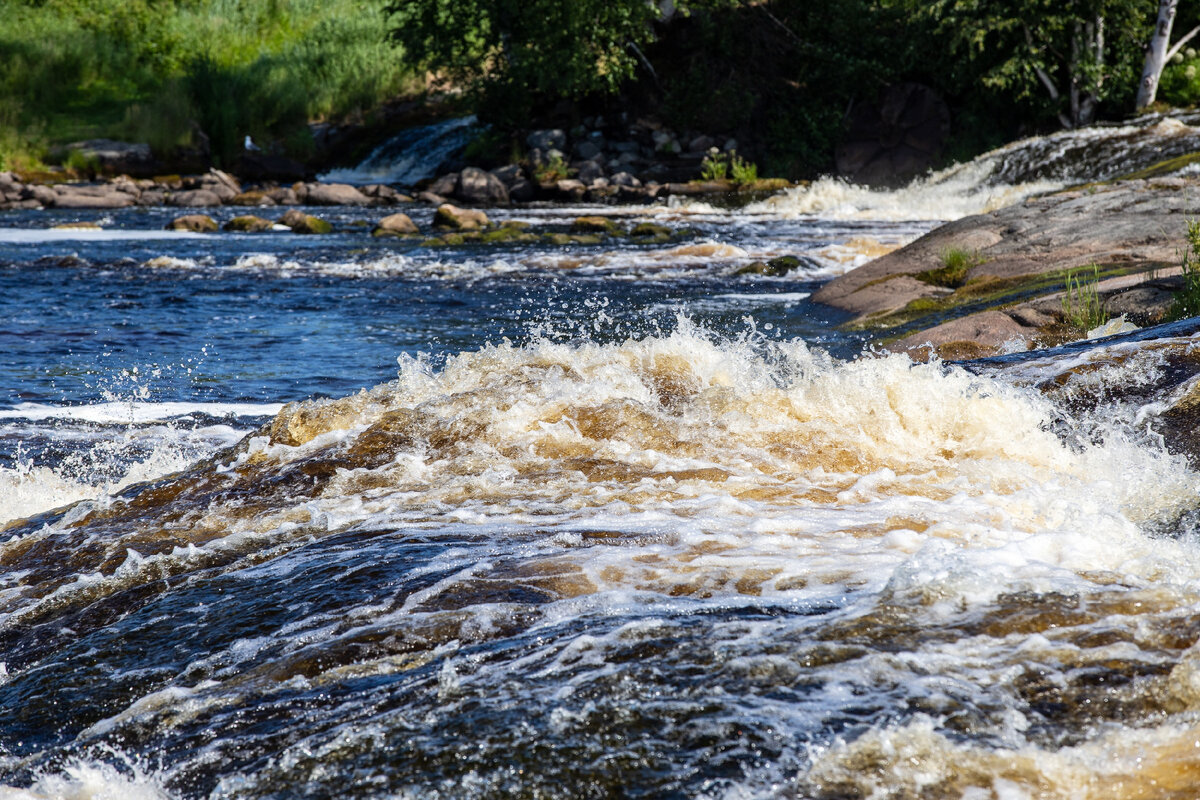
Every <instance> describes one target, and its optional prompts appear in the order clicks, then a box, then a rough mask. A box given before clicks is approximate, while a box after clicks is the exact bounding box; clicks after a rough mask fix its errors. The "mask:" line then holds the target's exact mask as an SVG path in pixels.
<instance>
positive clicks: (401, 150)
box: [319, 116, 476, 185]
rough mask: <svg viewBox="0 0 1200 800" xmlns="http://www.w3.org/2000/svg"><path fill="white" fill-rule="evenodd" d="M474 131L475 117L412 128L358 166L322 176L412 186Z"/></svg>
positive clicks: (426, 175) (333, 180)
mask: <svg viewBox="0 0 1200 800" xmlns="http://www.w3.org/2000/svg"><path fill="white" fill-rule="evenodd" d="M475 130H476V128H475V117H473V116H470V117H458V118H456V119H449V120H445V121H443V122H438V123H435V124H433V125H423V126H422V127H420V128H409V129H407V130H404V131H401V132H400V133H398V134H397V135H395V136H393V137H392V138H391V139H388V140H387V141H386V142H384V143H383V144H381V145H380V146H379V147H376V148H375V149H374V150H373V151H372V152H371V154H370V155H369V156H367V157H366V159H364V160H363V162H362V163H361V164H359V165H358V166H357V167H353V168H349V169H335V170H330V171H329V172H326V173H325V174H324V175H321V176H319V179H320V180H322V181H329V182H337V183H358V184H362V183H399V184H404V185H412V184H414V183H416V182H417V181H419V180H422V179H424V178H429V177H432V176H433V174H434V172H436V171H437V168H438V165H439V164H441V163H442V162H443V161H445V160H446V159H447V158H449V157H450V156H452V155H454V154H455V153H457V152H458V151H459V150H461V149H462V148H463V147H465V146H466V144H467V142H469V141H471V137H472V135H473V134H474V133H475Z"/></svg>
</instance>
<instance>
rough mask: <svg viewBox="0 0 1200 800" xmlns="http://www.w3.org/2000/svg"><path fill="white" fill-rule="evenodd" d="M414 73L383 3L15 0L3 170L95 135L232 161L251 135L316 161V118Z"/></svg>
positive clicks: (2, 86) (363, 101)
mask: <svg viewBox="0 0 1200 800" xmlns="http://www.w3.org/2000/svg"><path fill="white" fill-rule="evenodd" d="M413 75H414V73H413V71H412V70H411V69H409V68H407V67H406V66H405V63H404V59H403V54H402V52H401V51H399V50H397V49H396V48H395V47H394V46H392V45H391V44H389V42H388V41H387V36H386V24H385V18H384V14H383V2H382V0H121V2H113V1H112V0H12V1H11V2H9V3H8V4H7V5H6V8H5V10H4V13H3V15H0V168H7V167H14V166H15V167H21V166H26V165H30V164H35V163H36V162H38V161H40V160H41V159H43V158H45V157H46V156H47V154H48V153H49V150H50V145H51V144H55V143H63V142H69V141H76V140H80V139H85V138H95V137H106V138H115V139H122V140H128V141H141V142H147V143H149V144H150V145H151V146H152V147H153V148H154V149H155V151H156V152H159V153H168V152H170V151H172V150H176V149H181V148H182V149H193V150H197V151H203V150H205V149H207V150H208V151H209V152H210V154H211V157H212V158H213V160H214V161H216V162H217V163H218V164H221V163H224V164H229V163H230V162H231V160H232V159H233V158H235V157H236V155H237V154H238V153H239V152H240V151H241V149H242V143H243V140H244V137H245V136H246V135H250V136H252V137H254V140H255V141H256V142H259V143H261V144H262V145H263V146H264V147H267V146H269V147H272V148H273V149H275V150H277V151H280V152H282V153H284V154H286V155H292V156H295V157H299V158H303V157H306V156H307V155H308V154H309V153H310V152H311V148H312V142H311V136H310V135H309V132H308V127H307V123H308V122H309V121H312V120H319V119H324V118H342V117H347V116H353V115H356V114H363V113H366V112H368V111H370V110H371V109H372V108H374V107H376V106H378V105H379V104H380V103H381V102H383V101H385V100H387V99H388V98H390V97H393V96H395V95H396V94H397V93H400V92H403V91H405V90H411V89H413V88H415V86H416V85H417V84H416V83H415V81H414V78H413ZM206 140H207V142H206Z"/></svg>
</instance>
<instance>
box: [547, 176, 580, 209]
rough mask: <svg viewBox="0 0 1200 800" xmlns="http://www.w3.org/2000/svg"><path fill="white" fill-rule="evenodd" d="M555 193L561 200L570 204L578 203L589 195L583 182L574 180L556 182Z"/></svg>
mask: <svg viewBox="0 0 1200 800" xmlns="http://www.w3.org/2000/svg"><path fill="white" fill-rule="evenodd" d="M554 191H555V192H556V193H557V195H558V197H559V199H561V200H564V201H566V202H568V203H578V202H579V201H580V200H582V199H583V196H584V195H585V194H587V186H585V185H584V184H583V182H582V181H577V180H575V179H574V178H568V179H566V180H561V181H556V182H555V183H554Z"/></svg>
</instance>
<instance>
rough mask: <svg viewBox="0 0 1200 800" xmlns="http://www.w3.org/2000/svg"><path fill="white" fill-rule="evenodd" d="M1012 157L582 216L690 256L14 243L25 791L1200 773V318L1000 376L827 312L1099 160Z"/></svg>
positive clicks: (127, 230)
mask: <svg viewBox="0 0 1200 800" xmlns="http://www.w3.org/2000/svg"><path fill="white" fill-rule="evenodd" d="M1087 136H1093V137H1094V138H1095V139H1097V140H1098V141H1099V140H1104V139H1105V137H1106V136H1109V137H1110V138H1113V139H1114V140H1119V141H1121V142H1123V143H1122V144H1111V143H1110V145H1106V146H1111V147H1113V148H1118V147H1126V146H1127V143H1128V142H1129V141H1131V139H1130V137H1129V134H1128V132H1127V131H1125V130H1123V129H1117V130H1111V131H1110V133H1109V134H1083V133H1081V132H1075V133H1072V134H1067V135H1064V138H1062V139H1061V140H1059V143H1058V144H1051V143H1049V142H1047V141H1046V140H1031V141H1030V142H1027V143H1024V144H1023V145H1021V146H1019V147H1015V148H1014V149H1013V150H1011V151H1007V150H1006V151H1004V152H1008V153H1009V155H1010V156H1011V158H1018V156H1017V155H1016V154H1017V153H1019V152H1033V151H1034V150H1037V149H1038V148H1042V149H1043V151H1044V152H1050V151H1051V150H1057V149H1061V147H1060V145H1061V144H1063V143H1064V142H1065V141H1067V139H1069V138H1073V139H1074V140H1075V141H1077V142H1079V141H1082V140H1083V139H1085V138H1086V137H1087ZM999 152H1001V151H998V153H999ZM1031 157H1032V156H1031ZM997 158H998V156H997V155H996V154H989V156H987V157H986V158H985V159H982V160H980V161H979V162H977V163H976V164H975V165H972V166H968V167H963V168H961V169H960V170H959V171H958V172H957V173H956V174H957V178H955V180H957V181H958V183H957V184H954V185H956V186H958V187H961V191H958V190H955V191H950V190H949V189H948V188H947V187H948V186H950V185H951V184H949V183H947V182H946V181H945V180H943V181H942V183H940V184H938V183H937V182H936V181H935V179H929V180H927V181H926V182H923V183H918V184H914V185H913V186H911V187H908V188H907V189H904V190H900V191H898V192H890V193H884V192H872V193H866V190H862V192H863V194H857V192H858V191H859V190H857V189H856V188H854V187H847V186H845V185H842V187H841V188H840V189H839V190H838V191H840V192H841V193H842V194H841V195H840V197H841V199H840V200H839V201H838V202H832V201H830V202H829V203H828V204H827V205H824V206H822V205H820V203H819V202H817V195H820V194H821V193H822V192H824V193H825V197H826V198H827V199H829V198H833V196H834V193H835V192H834V190H835V184H834V183H833V182H828V183H818V184H814V185H813V186H811V187H808V188H807V189H803V190H802V189H797V190H794V191H793V192H792V193H789V195H787V196H783V197H780V198H776V199H775V200H774V201H768V202H765V203H761V204H758V205H756V206H753V207H751V208H750V209H747V210H740V211H728V210H720V209H715V208H711V207H707V206H704V205H703V204H701V203H695V202H691V203H683V204H679V205H676V206H665V205H664V206H650V207H624V208H589V209H586V212H587V213H607V214H609V215H610V216H611V218H612V219H613V220H614V221H615V222H616V223H617V224H619V225H622V226H625V227H630V226H632V225H633V224H634V223H636V222H640V221H653V222H655V223H657V224H660V225H666V226H669V227H671V228H672V229H673V230H674V233H673V234H672V238H671V240H670V241H665V242H664V241H655V240H645V241H639V240H637V239H635V238H632V237H622V238H612V239H607V240H604V241H602V242H601V243H600V244H582V243H576V244H573V245H569V246H563V245H561V244H554V243H552V239H553V237H549V238H547V239H537V240H536V241H533V242H528V243H520V242H506V243H500V244H495V245H482V244H479V245H472V244H465V245H449V246H445V247H440V248H432V247H422V246H421V244H420V243H419V242H416V241H411V240H392V241H387V240H382V241H381V240H376V239H372V238H371V237H370V236H369V235H368V234H367V231H369V227H363V226H362V225H360V224H357V223H359V222H360V221H361V220H362V219H364V218H366V219H368V220H369V218H370V217H371V216H372V215H375V216H382V215H383V214H385V213H387V211H386V210H384V209H358V208H356V209H345V210H332V209H324V210H323V213H325V214H326V215H327V216H328V217H329V218H330V219H331V220H333V222H334V223H335V224H336V225H337V226H338V229H339V231H341V232H340V233H337V234H334V235H332V236H329V237H327V238H324V239H317V237H298V236H294V235H291V234H286V233H280V232H270V233H264V234H259V235H256V236H253V237H251V236H249V235H246V236H238V235H232V234H230V235H216V236H209V237H207V238H203V237H183V236H179V237H167V238H163V237H161V236H158V235H157V234H156V235H155V236H151V235H149V233H150V232H149V229H151V228H161V225H162V223H163V219H165V217H167V216H168V215H169V213H170V212H169V211H166V210H164V211H156V210H150V211H145V210H140V209H139V210H132V211H117V212H111V216H110V217H108V218H107V221H106V222H105V226H106V228H107V230H104V231H99V232H96V231H78V232H73V233H70V232H62V231H49V230H48V229H49V227H50V225H51V224H53V223H56V222H71V221H75V220H77V219H78V217H79V212H67V211H57V212H19V213H13V214H12V215H10V216H9V217H7V218H6V219H4V220H0V221H2V222H4V223H5V224H7V225H9V226H10V228H8V229H3V230H0V318H2V319H4V320H5V322H4V324H3V326H2V327H0V389H3V390H4V391H5V392H6V393H5V394H3V395H0V404H2V407H0V525H5V524H6V523H5V521H7V525H6V527H4V528H3V529H0V798H4V799H5V800H8V798H21V800H29V799H30V798H36V799H37V800H46V799H47V798H63V797H70V798H109V797H122V798H126V797H128V798H138V799H139V800H140V799H141V798H155V800H162V799H163V798H171V800H184V799H185V798H188V799H190V798H238V799H239V800H240V799H242V798H246V799H249V798H277V797H339V798H500V797H506V798H507V797H529V798H534V797H561V796H566V795H570V796H572V797H583V798H606V797H689V798H690V797H698V798H702V797H709V798H777V797H786V798H819V799H821V800H833V798H863V799H864V800H865V799H866V798H872V799H873V800H880V799H881V798H892V799H895V800H899V799H900V798H912V799H913V800H915V799H916V798H922V800H924V799H925V798H947V799H948V798H956V799H958V800H961V799H965V800H984V798H989V799H990V800H1000V799H1001V798H1002V799H1003V800H1014V799H1015V798H1022V800H1023V799H1024V798H1063V800H1067V799H1068V798H1069V799H1070V800H1076V798H1097V799H1098V798H1152V797H1153V798H1188V797H1194V796H1195V795H1196V793H1197V789H1198V788H1200V750H1198V749H1197V747H1196V745H1195V742H1196V741H1197V740H1200V666H1198V663H1200V662H1198V659H1197V648H1198V647H1200V593H1198V591H1197V586H1200V533H1198V532H1200V475H1198V474H1197V473H1196V471H1195V470H1194V467H1193V465H1192V463H1191V461H1190V460H1189V459H1190V458H1191V457H1193V456H1194V455H1195V454H1196V453H1197V452H1198V451H1200V446H1198V444H1197V442H1196V441H1195V438H1196V437H1195V435H1194V432H1193V431H1194V429H1195V425H1194V421H1195V408H1196V397H1197V394H1196V393H1197V388H1196V387H1197V385H1198V383H1200V372H1198V371H1197V368H1196V363H1197V360H1196V352H1197V349H1196V348H1197V341H1198V340H1197V338H1196V335H1195V334H1194V333H1193V332H1192V330H1191V329H1190V328H1183V327H1176V328H1172V329H1169V330H1166V331H1164V332H1162V334H1161V335H1160V336H1159V337H1158V338H1151V334H1149V333H1146V332H1143V333H1142V334H1140V337H1141V339H1140V340H1138V341H1133V340H1130V341H1126V342H1119V341H1118V342H1115V343H1107V344H1103V345H1100V346H1091V347H1090V348H1089V349H1087V350H1081V349H1080V348H1079V347H1077V348H1075V349H1073V350H1070V351H1067V352H1064V353H1061V354H1057V355H1056V354H1040V355H1038V354H1033V355H1030V354H1024V355H1023V356H1022V357H1021V358H1020V359H1016V358H1012V359H1009V360H1004V359H993V360H990V361H984V362H979V363H975V364H970V365H968V366H969V367H970V370H967V369H964V368H961V367H957V366H951V365H945V364H940V363H932V364H921V365H917V364H913V363H912V362H910V361H909V360H908V359H907V358H906V357H903V356H897V355H889V356H878V355H871V354H863V352H862V345H863V340H862V338H861V337H858V336H856V335H854V334H850V333H846V332H844V331H840V330H838V329H837V327H836V323H837V322H838V321H839V317H837V316H836V315H835V314H833V313H832V312H830V311H829V310H828V309H822V308H821V307H818V306H815V305H813V304H812V303H811V301H810V300H809V297H808V295H809V294H810V293H811V292H812V291H814V290H815V289H816V288H817V287H819V286H820V285H821V283H822V282H823V281H825V280H827V279H828V278H829V277H831V276H833V275H837V274H840V273H842V272H844V271H846V270H847V269H850V268H852V267H853V266H855V265H857V264H861V263H863V262H864V261H865V260H866V259H867V258H869V257H870V256H873V255H877V254H879V253H880V252H884V251H886V250H888V249H889V248H892V247H895V246H897V245H898V244H900V243H903V242H906V241H908V240H911V239H913V238H914V237H916V236H918V235H920V234H921V233H922V232H924V231H925V230H928V228H929V227H930V224H931V223H929V222H928V221H922V220H930V219H936V218H938V217H939V216H950V215H952V214H953V213H956V212H957V211H960V210H961V209H963V208H965V207H969V206H970V207H975V208H979V207H980V206H979V204H980V203H982V202H999V198H1000V197H1001V196H1003V195H1004V194H1005V193H1006V192H1007V193H1008V195H1007V196H1010V197H1020V196H1022V194H1023V193H1028V192H1029V191H1031V190H1032V189H1031V187H1035V186H1043V185H1051V184H1053V183H1054V182H1055V181H1059V180H1075V179H1076V178H1077V177H1078V176H1077V175H1074V174H1073V175H1072V176H1070V177H1063V176H1062V175H1059V176H1058V177H1056V178H1054V180H1053V181H1051V180H1047V181H1045V182H1043V183H1037V184H1024V185H1021V186H1009V185H1006V184H1003V183H998V182H995V179H994V177H990V176H993V170H994V168H995V164H996V163H998V162H997ZM1010 163H1014V162H1010ZM969 176H975V177H974V178H970V179H968V178H969ZM935 177H936V176H935ZM805 192H807V193H808V195H807V200H805V194H804V193H805ZM956 192H957V193H956ZM984 192H987V193H990V194H989V197H990V198H991V199H990V200H986V201H985V200H983V199H981V194H980V193H984ZM805 202H808V205H807V206H802V203H805ZM939 203H940V204H941V205H939ZM971 204H975V205H974V206H971ZM802 207H803V209H804V210H803V211H801V210H800V209H801V208H802ZM584 211H585V209H581V208H537V209H519V208H518V209H507V210H501V209H495V210H491V209H489V213H490V214H492V215H493V217H494V218H495V219H497V220H513V221H519V222H522V223H525V224H527V225H528V226H529V227H528V228H525V229H524V230H525V231H549V232H558V233H561V232H562V231H565V230H567V229H568V228H569V226H570V224H571V220H572V219H573V218H574V217H575V216H578V215H579V214H581V213H583V212H584ZM106 213H109V212H106ZM234 213H236V211H235V210H234V209H228V210H225V209H219V210H217V212H216V215H217V216H218V217H220V216H221V215H222V214H225V215H226V216H232V215H233V214H234ZM431 214H432V211H431V210H430V209H413V210H412V215H413V217H414V219H415V220H416V222H417V224H418V225H419V226H422V227H423V228H427V227H428V226H429V224H430V222H431ZM220 221H224V219H223V218H222V219H221V220H220ZM17 228H20V230H16V229H17ZM142 233H145V234H146V235H144V236H143V235H142ZM779 255H795V256H797V257H798V259H799V264H800V265H799V266H798V267H797V268H796V269H795V270H794V271H792V272H791V273H789V274H788V275H786V276H784V277H777V276H770V275H761V274H754V273H747V272H745V271H743V270H742V268H743V267H745V266H747V265H748V264H750V263H753V262H755V261H759V260H765V259H770V258H772V257H774V256H779ZM397 355H399V363H397ZM75 500H78V502H74V503H73V504H72V505H68V506H65V507H60V505H61V504H62V503H65V502H71V501H75ZM31 515H32V516H31ZM19 517H28V518H27V519H19Z"/></svg>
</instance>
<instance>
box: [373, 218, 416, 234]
mask: <svg viewBox="0 0 1200 800" xmlns="http://www.w3.org/2000/svg"><path fill="white" fill-rule="evenodd" d="M413 233H420V231H419V230H418V229H417V226H416V223H414V222H413V221H412V219H411V218H410V217H409V216H408V214H389V215H388V216H386V217H384V218H383V219H381V220H379V224H378V225H376V226H375V230H373V231H371V235H372V236H406V235H409V234H413Z"/></svg>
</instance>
